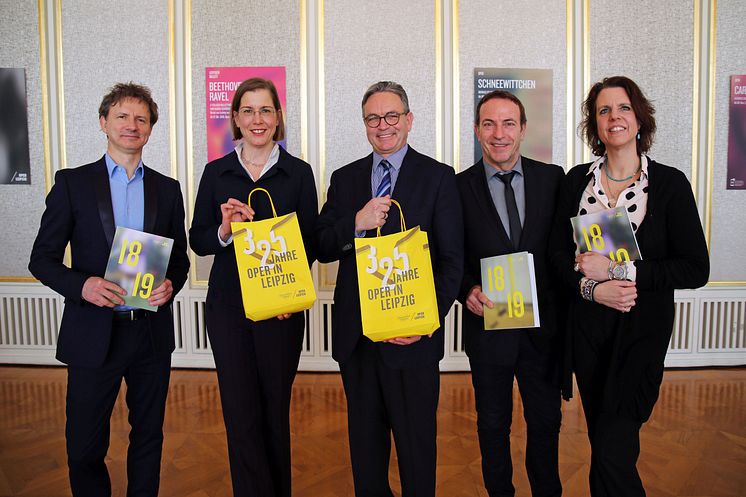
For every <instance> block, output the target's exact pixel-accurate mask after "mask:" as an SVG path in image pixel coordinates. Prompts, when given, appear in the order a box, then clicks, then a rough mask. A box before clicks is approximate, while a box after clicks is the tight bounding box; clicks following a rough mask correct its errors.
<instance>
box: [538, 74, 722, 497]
mask: <svg viewBox="0 0 746 497" xmlns="http://www.w3.org/2000/svg"><path fill="white" fill-rule="evenodd" d="M654 112H655V109H654V108H653V105H652V104H651V102H650V101H649V100H648V99H647V98H646V97H645V96H644V95H643V93H642V91H641V90H640V88H639V87H638V86H637V84H636V83H635V82H634V81H632V80H630V79H629V78H626V77H623V76H615V77H610V78H606V79H604V80H603V81H600V82H598V83H596V84H594V85H593V86H592V87H591V90H590V92H589V94H588V98H587V99H586V100H585V102H584V103H583V116H584V119H583V122H582V123H581V126H580V129H581V131H582V133H583V137H584V139H585V140H586V142H587V143H588V145H589V146H590V147H591V149H592V150H593V153H594V154H595V155H596V156H598V157H600V158H599V159H598V160H596V161H595V162H592V163H589V164H582V165H578V166H576V167H574V168H572V169H571V170H570V171H569V172H568V174H567V176H566V177H565V180H564V182H563V185H562V187H561V192H560V198H559V201H558V206H557V216H556V220H555V229H554V231H553V234H552V244H553V249H552V251H553V255H552V260H553V263H554V265H555V267H556V268H557V270H558V272H559V273H560V275H561V280H562V283H563V284H564V285H565V286H566V288H567V289H568V291H569V292H568V293H569V294H570V297H569V298H570V303H569V305H568V316H567V330H566V332H567V335H566V343H565V345H566V347H565V351H566V353H565V386H564V391H565V392H566V396H567V397H569V395H567V394H568V393H571V391H572V373H573V372H574V373H575V378H576V380H577V383H578V389H579V390H580V396H581V400H582V402H583V409H584V411H585V416H586V422H587V425H588V438H589V440H590V443H591V469H590V478H589V479H590V491H591V495H592V496H593V497H610V496H614V497H628V496H629V497H632V496H634V497H638V496H644V495H645V490H644V488H643V485H642V481H641V480H640V476H639V474H638V472H637V467H636V465H637V458H638V456H639V453H640V436H639V432H640V429H641V427H642V424H643V423H645V421H647V420H648V418H649V417H650V414H651V412H652V410H653V406H654V405H655V402H656V400H657V399H658V391H659V388H660V384H661V381H662V379H663V364H664V360H665V357H666V351H667V348H668V343H669V341H670V337H671V331H672V329H673V321H674V290H675V289H678V288H696V287H699V286H702V285H704V284H705V283H707V278H708V276H709V257H708V253H707V245H706V243H705V238H704V234H703V232H702V226H701V223H700V220H699V214H698V212H697V206H696V204H695V201H694V197H693V195H692V189H691V185H690V184H689V181H687V179H686V177H685V176H684V174H683V173H682V172H681V171H679V170H678V169H674V168H672V167H669V166H664V165H663V164H659V163H657V162H656V161H654V160H652V159H650V158H648V157H647V156H646V155H645V154H646V153H647V151H648V150H649V149H650V147H651V145H652V143H653V136H654V134H655V129H656V124H655V118H654V117H653V114H654ZM613 207H626V209H627V211H628V213H629V217H630V221H631V223H632V228H633V230H634V231H635V237H636V239H637V242H638V246H639V248H640V253H641V254H642V260H637V261H632V262H614V261H612V260H611V259H609V258H608V257H606V256H605V255H602V254H599V253H593V252H587V253H585V254H580V255H577V256H576V255H575V253H576V247H575V242H574V241H573V230H572V227H571V224H570V218H571V217H574V216H577V215H582V214H586V213H593V212H598V211H602V210H605V209H609V208H613Z"/></svg>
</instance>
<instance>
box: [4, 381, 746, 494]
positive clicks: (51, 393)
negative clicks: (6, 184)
mask: <svg viewBox="0 0 746 497" xmlns="http://www.w3.org/2000/svg"><path fill="white" fill-rule="evenodd" d="M65 377H66V372H65V369H62V368H28V367H0V496H2V497H11V496H12V497H32V496H33V497H58V496H60V497H61V496H69V495H70V491H69V488H68V484H67V469H66V465H65V440H64V422H65V418H64V416H65V409H64V408H65ZM514 405H515V408H514V423H513V441H514V443H513V448H512V452H513V461H514V467H515V472H514V483H515V485H516V488H517V493H516V495H518V496H526V497H527V496H529V495H530V491H529V489H528V480H527V478H526V472H525V469H524V468H523V466H522V464H523V460H524V456H525V453H524V445H525V438H526V428H525V423H524V422H523V420H522V410H521V405H520V397H519V396H518V394H517V391H516V392H515V394H514ZM292 432H293V438H292V444H293V478H294V480H293V485H294V492H293V495H294V496H296V497H326V496H331V497H347V496H350V495H352V493H353V492H352V477H351V474H350V469H349V455H348V446H347V422H346V413H345V397H344V392H343V390H342V383H341V380H340V377H339V375H337V374H303V373H302V374H299V375H298V378H297V380H296V382H295V386H294V389H293V402H292ZM127 433H128V425H127V418H126V409H125V407H124V405H123V403H122V396H121V395H120V399H119V401H118V402H117V405H116V407H115V410H114V414H113V418H112V435H111V448H110V450H109V457H108V459H107V461H108V465H109V470H110V473H111V475H112V481H113V484H114V487H115V494H114V495H116V496H122V495H124V492H123V489H124V477H125V466H124V464H125V463H124V461H125V449H126V445H127ZM560 451H561V454H560V471H561V477H562V482H563V485H564V488H565V494H564V495H566V496H573V497H574V496H585V495H588V490H587V489H588V485H587V473H588V461H589V447H588V441H587V438H586V431H585V423H584V420H583V414H582V409H581V407H580V402H579V400H578V399H573V401H572V402H570V403H563V420H562V432H561V441H560ZM639 467H640V471H641V473H642V477H643V480H644V481H645V484H646V487H647V489H648V496H649V497H671V496H681V497H705V496H711V497H721V496H746V369H716V370H686V371H682V370H678V371H667V372H666V375H665V380H664V384H663V388H662V392H661V399H660V401H659V402H658V405H657V406H656V408H655V411H654V413H653V417H652V418H651V420H650V422H648V423H647V424H646V425H645V427H644V429H643V431H642V455H641V457H640V464H639ZM391 481H392V486H393V487H394V488H397V487H398V474H397V471H396V464H395V460H392V470H391ZM160 495H161V496H162V497H227V496H230V495H231V493H230V478H229V475H228V464H227V455H226V444H225V432H224V427H223V421H222V413H221V409H220V399H219V393H218V390H217V383H216V376H215V373H214V372H213V371H184V370H175V371H173V374H172V377H171V388H170V394H169V397H168V408H167V415H166V422H165V446H164V457H163V469H162V479H161V493H160ZM396 495H397V496H399V495H400V494H399V493H397V494H396ZM486 495H487V494H486V492H485V491H484V489H483V488H482V478H481V469H480V459H479V447H478V444H477V439H476V414H475V412H474V395H473V391H472V387H471V380H470V376H469V375H468V374H443V375H442V387H441V397H440V409H439V413H438V496H439V497H461V496H478V497H486Z"/></svg>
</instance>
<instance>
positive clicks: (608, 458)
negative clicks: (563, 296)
mask: <svg viewBox="0 0 746 497" xmlns="http://www.w3.org/2000/svg"><path fill="white" fill-rule="evenodd" d="M613 340H614V330H613V329H612V328H608V327H607V328H604V327H600V326H599V327H598V329H597V330H596V333H593V334H590V335H585V334H583V333H575V335H574V338H573V347H574V350H573V357H574V369H575V378H576V379H577V382H578V390H579V391H580V398H581V400H582V402H583V411H584V412H585V421H586V423H587V425H588V439H589V441H590V443H591V469H590V475H589V483H590V489H591V496H592V497H612V496H613V497H644V496H645V489H644V488H643V486H642V480H641V479H640V474H639V473H638V472H637V458H638V457H639V456H640V428H641V427H642V422H641V421H640V420H636V419H633V418H631V417H629V416H625V415H624V414H622V413H619V412H609V411H608V409H605V408H604V396H605V395H607V394H608V392H605V391H604V387H605V385H606V379H607V377H608V375H609V374H610V373H609V370H610V366H611V364H612V361H611V357H612V354H611V350H612V346H613Z"/></svg>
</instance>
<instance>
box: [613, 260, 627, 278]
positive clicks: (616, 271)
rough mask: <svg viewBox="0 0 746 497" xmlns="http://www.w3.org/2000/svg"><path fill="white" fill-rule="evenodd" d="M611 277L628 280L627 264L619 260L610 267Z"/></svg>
mask: <svg viewBox="0 0 746 497" xmlns="http://www.w3.org/2000/svg"><path fill="white" fill-rule="evenodd" d="M609 279H610V280H618V281H622V280H626V279H627V265H626V264H625V263H624V262H617V263H615V264H614V265H613V266H611V267H609Z"/></svg>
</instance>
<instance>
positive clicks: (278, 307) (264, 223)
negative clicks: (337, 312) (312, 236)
mask: <svg viewBox="0 0 746 497" xmlns="http://www.w3.org/2000/svg"><path fill="white" fill-rule="evenodd" d="M256 191H261V192H264V193H266V194H267V196H268V197H269V203H270V205H271V206H272V215H273V217H271V218H269V219H264V220H261V221H252V222H240V223H231V231H232V233H233V247H234V248H235V250H236V262H237V264H238V277H239V280H240V282H241V298H242V300H243V306H244V312H245V313H246V317H247V318H249V319H251V320H253V321H261V320H263V319H268V318H272V317H275V316H278V315H280V314H289V313H294V312H299V311H304V310H306V309H308V308H310V307H311V306H313V303H314V302H315V301H316V291H315V289H314V286H313V279H312V278H311V270H310V269H309V267H308V258H307V257H306V250H305V247H304V245H303V237H302V236H301V232H300V226H299V225H298V216H297V215H296V213H295V212H291V213H290V214H286V215H284V216H277V211H276V210H275V205H274V202H272V197H271V196H270V194H269V192H268V191H267V190H265V189H264V188H255V189H254V190H252V191H251V192H250V193H249V198H248V200H247V204H249V205H251V196H252V195H253V194H254V192H256Z"/></svg>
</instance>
